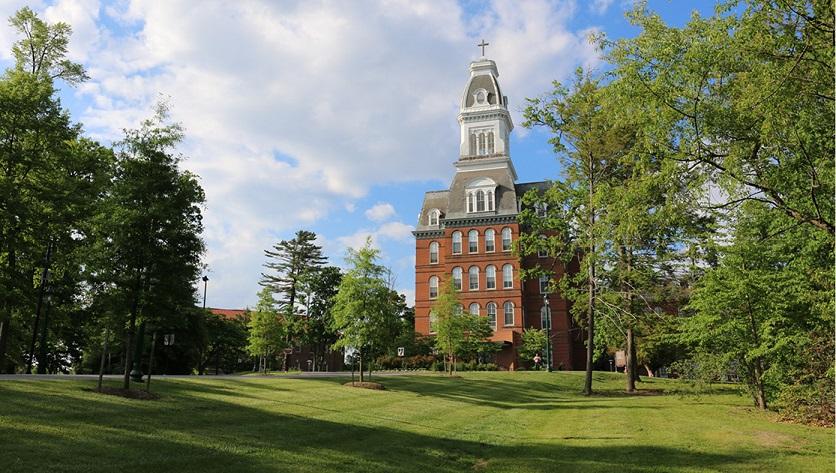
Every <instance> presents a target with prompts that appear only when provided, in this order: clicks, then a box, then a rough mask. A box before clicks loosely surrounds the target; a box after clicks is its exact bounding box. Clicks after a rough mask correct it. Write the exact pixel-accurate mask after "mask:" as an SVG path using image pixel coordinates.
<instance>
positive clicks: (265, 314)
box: [247, 287, 287, 371]
mask: <svg viewBox="0 0 836 473" xmlns="http://www.w3.org/2000/svg"><path fill="white" fill-rule="evenodd" d="M275 305H276V303H275V301H274V300H273V292H272V291H271V290H270V288H269V287H263V288H262V289H261V290H260V291H259V292H258V304H256V307H255V310H254V311H251V312H250V313H249V318H250V321H249V323H248V327H249V344H248V345H247V351H248V352H249V353H250V354H251V355H253V356H257V357H260V358H261V361H262V369H263V370H264V371H267V368H268V366H269V364H268V363H266V361H265V360H266V359H269V358H271V357H273V356H275V355H276V354H277V353H278V352H279V351H280V350H282V349H284V348H286V347H287V342H286V339H285V335H286V330H287V328H286V325H285V324H283V323H282V320H281V318H280V316H279V312H278V311H277V310H276V308H275Z"/></svg>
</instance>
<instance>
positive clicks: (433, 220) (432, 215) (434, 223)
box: [429, 209, 441, 227]
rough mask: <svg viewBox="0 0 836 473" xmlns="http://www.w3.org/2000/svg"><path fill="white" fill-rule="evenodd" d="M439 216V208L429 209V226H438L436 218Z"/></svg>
mask: <svg viewBox="0 0 836 473" xmlns="http://www.w3.org/2000/svg"><path fill="white" fill-rule="evenodd" d="M440 217H441V211H440V210H438V209H432V210H430V219H429V220H430V223H429V225H430V226H431V227H437V226H438V219H439V218H440Z"/></svg>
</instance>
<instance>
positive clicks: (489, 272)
mask: <svg viewBox="0 0 836 473" xmlns="http://www.w3.org/2000/svg"><path fill="white" fill-rule="evenodd" d="M485 288H486V289H496V266H494V265H492V264H491V265H488V267H487V268H485Z"/></svg>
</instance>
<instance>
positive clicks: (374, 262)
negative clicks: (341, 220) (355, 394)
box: [333, 238, 397, 382]
mask: <svg viewBox="0 0 836 473" xmlns="http://www.w3.org/2000/svg"><path fill="white" fill-rule="evenodd" d="M379 254H380V251H379V250H378V249H376V248H374V247H373V246H372V242H371V239H370V238H368V239H366V244H365V245H364V246H363V247H362V248H360V249H358V250H355V249H353V248H349V250H348V257H347V258H346V262H347V263H348V266H349V269H348V271H347V272H346V273H345V274H344V275H343V278H342V281H341V282H340V288H339V291H338V292H337V295H336V298H335V301H334V308H333V316H334V322H333V328H334V330H335V331H336V332H337V334H338V339H337V341H336V343H334V347H335V348H343V349H346V350H355V351H356V352H357V355H358V358H359V360H360V381H361V382H363V381H364V376H363V362H364V361H366V360H368V361H369V363H368V367H369V373H371V369H372V368H371V366H372V363H371V360H372V356H370V354H373V353H376V352H379V351H382V350H386V349H388V348H389V347H390V346H391V344H392V341H393V339H394V338H393V337H392V334H393V333H394V331H395V330H394V328H395V327H396V325H397V306H396V305H395V304H394V301H393V298H392V289H391V288H390V280H389V274H390V272H389V270H388V269H387V268H386V267H384V266H383V265H381V264H380V263H378V258H379V256H378V255H379Z"/></svg>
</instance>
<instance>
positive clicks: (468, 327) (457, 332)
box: [430, 279, 493, 376]
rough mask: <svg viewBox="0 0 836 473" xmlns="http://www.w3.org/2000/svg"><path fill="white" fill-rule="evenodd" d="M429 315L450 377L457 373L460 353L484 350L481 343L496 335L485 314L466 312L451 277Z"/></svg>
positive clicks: (436, 343) (437, 344)
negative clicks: (480, 315)
mask: <svg viewBox="0 0 836 473" xmlns="http://www.w3.org/2000/svg"><path fill="white" fill-rule="evenodd" d="M430 314H431V315H430V319H431V320H430V323H431V324H432V331H434V332H435V346H436V348H437V349H438V351H440V352H441V353H442V354H443V355H444V362H445V366H446V371H447V373H448V374H450V376H452V375H453V374H455V372H456V361H457V359H458V357H459V356H461V355H466V354H472V353H474V352H476V351H477V350H480V349H482V345H483V344H485V343H486V342H487V339H488V338H490V336H491V335H493V330H492V329H491V326H490V323H489V322H488V319H487V318H486V317H479V316H478V315H473V314H471V313H469V312H467V313H466V312H465V311H464V308H463V307H462V304H461V302H460V300H459V295H458V291H457V290H456V288H455V286H453V281H452V279H451V280H449V281H446V282H445V283H444V285H443V286H442V288H441V292H440V293H439V294H438V298H437V299H436V300H435V302H434V303H433V305H432V308H431V309H430Z"/></svg>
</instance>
